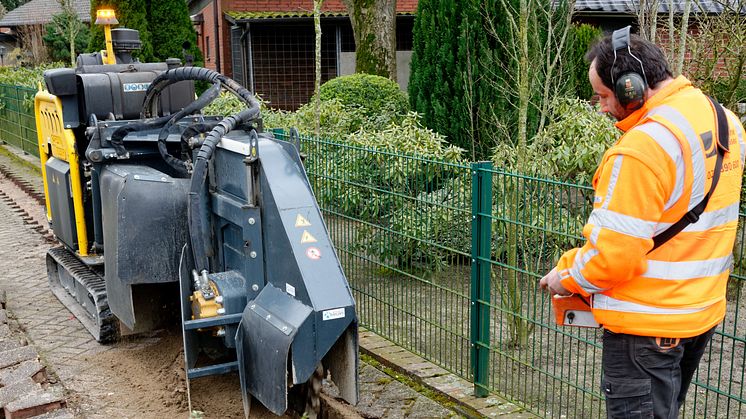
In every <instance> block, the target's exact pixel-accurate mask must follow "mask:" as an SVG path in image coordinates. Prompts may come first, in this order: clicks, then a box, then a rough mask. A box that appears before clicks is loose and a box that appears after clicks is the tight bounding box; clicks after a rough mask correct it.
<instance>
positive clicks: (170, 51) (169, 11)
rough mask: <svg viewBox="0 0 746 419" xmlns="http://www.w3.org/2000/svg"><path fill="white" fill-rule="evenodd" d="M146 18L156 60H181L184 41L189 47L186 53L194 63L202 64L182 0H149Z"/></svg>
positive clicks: (195, 36)
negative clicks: (192, 57) (192, 58)
mask: <svg viewBox="0 0 746 419" xmlns="http://www.w3.org/2000/svg"><path fill="white" fill-rule="evenodd" d="M148 18H149V22H148V27H149V29H150V36H151V42H152V44H153V55H154V56H155V59H156V60H158V61H164V60H165V59H166V58H181V59H182V60H183V59H184V51H183V47H184V44H185V42H188V43H189V48H187V50H186V53H187V54H191V55H192V56H194V60H195V63H197V64H199V65H201V64H202V62H203V61H202V53H201V52H200V50H199V48H198V47H197V32H196V31H195V30H194V26H192V21H191V19H189V10H188V9H187V4H186V2H185V1H184V0H158V1H151V2H150V10H149V13H148Z"/></svg>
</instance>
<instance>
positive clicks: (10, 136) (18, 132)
mask: <svg viewBox="0 0 746 419" xmlns="http://www.w3.org/2000/svg"><path fill="white" fill-rule="evenodd" d="M35 94H36V89H32V88H29V87H24V86H12V85H7V84H0V140H2V141H5V142H7V143H8V144H11V145H13V146H15V147H18V148H19V149H21V150H23V151H24V152H26V153H29V154H33V155H34V156H39V146H38V145H37V140H36V122H35V120H34V95H35Z"/></svg>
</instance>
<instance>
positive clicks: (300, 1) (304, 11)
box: [225, 0, 417, 20]
mask: <svg viewBox="0 0 746 419" xmlns="http://www.w3.org/2000/svg"><path fill="white" fill-rule="evenodd" d="M247 3H248V4H247ZM241 4H242V5H245V6H243V7H241V8H240V9H239V8H234V10H228V11H226V12H225V14H227V15H228V16H230V17H232V18H233V19H236V20H247V19H272V18H293V17H312V16H313V0H269V1H256V2H243V3H241ZM416 11H417V0H398V1H397V2H396V14H398V15H413V14H414V13H415V12H416ZM321 16H324V17H338V16H348V13H347V8H346V7H345V5H344V4H343V3H342V0H326V1H324V3H323V5H322V7H321Z"/></svg>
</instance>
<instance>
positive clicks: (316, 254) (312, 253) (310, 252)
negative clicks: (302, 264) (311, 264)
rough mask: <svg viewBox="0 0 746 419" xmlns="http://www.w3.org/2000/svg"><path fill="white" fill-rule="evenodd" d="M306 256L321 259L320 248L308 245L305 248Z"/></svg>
mask: <svg viewBox="0 0 746 419" xmlns="http://www.w3.org/2000/svg"><path fill="white" fill-rule="evenodd" d="M306 256H308V258H309V259H311V260H319V259H321V250H319V249H318V248H315V247H309V248H308V249H306Z"/></svg>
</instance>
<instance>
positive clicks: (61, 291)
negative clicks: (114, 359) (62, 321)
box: [47, 246, 118, 343]
mask: <svg viewBox="0 0 746 419" xmlns="http://www.w3.org/2000/svg"><path fill="white" fill-rule="evenodd" d="M47 277H48V278H49V287H50V288H51V290H52V292H53V293H54V295H55V296H56V297H57V299H59V300H60V302H61V303H62V304H64V305H65V307H67V309H68V310H70V312H71V313H73V314H74V315H75V317H77V318H78V320H80V322H81V323H82V324H83V326H85V328H86V329H88V332H90V333H91V335H93V337H94V338H95V339H96V341H98V342H99V343H109V342H113V341H115V340H116V339H117V337H118V329H117V321H116V317H114V315H113V314H111V310H109V303H108V301H107V299H106V284H105V283H104V278H103V277H101V275H100V274H99V273H98V272H96V271H94V270H93V269H91V268H90V267H88V266H87V265H86V264H84V263H83V262H81V261H80V260H79V259H78V258H77V257H76V256H75V255H73V254H72V253H70V251H69V250H67V249H66V248H64V247H62V246H60V247H55V248H52V249H49V251H48V252H47Z"/></svg>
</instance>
